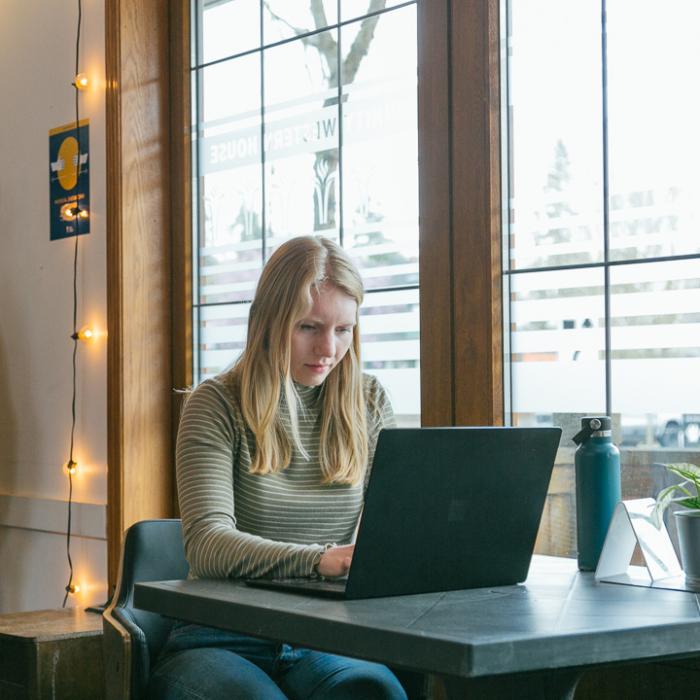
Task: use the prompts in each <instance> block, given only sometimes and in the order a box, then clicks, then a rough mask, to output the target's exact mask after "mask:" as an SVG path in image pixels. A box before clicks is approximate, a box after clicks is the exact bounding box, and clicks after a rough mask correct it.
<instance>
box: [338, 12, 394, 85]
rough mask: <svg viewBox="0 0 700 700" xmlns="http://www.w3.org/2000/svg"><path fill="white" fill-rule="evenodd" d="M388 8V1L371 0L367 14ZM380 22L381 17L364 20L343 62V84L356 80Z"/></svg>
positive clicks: (376, 16)
mask: <svg viewBox="0 0 700 700" xmlns="http://www.w3.org/2000/svg"><path fill="white" fill-rule="evenodd" d="M385 6H386V0H371V2H370V3H369V7H368V8H367V12H377V11H378V10H383V9H384V7H385ZM378 21H379V15H375V16H374V17H368V18H367V19H365V20H363V22H362V26H361V27H360V31H359V32H358V34H357V36H356V37H355V41H353V42H352V46H351V47H350V51H349V52H348V55H347V57H346V59H345V61H344V62H343V82H344V83H346V84H347V83H351V82H353V80H355V76H356V75H357V71H358V70H359V68H360V64H361V63H362V59H363V58H364V57H365V56H366V55H367V51H368V50H369V45H370V44H371V43H372V39H373V37H374V30H375V28H376V27H377V22H378Z"/></svg>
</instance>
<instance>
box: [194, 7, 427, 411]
mask: <svg viewBox="0 0 700 700" xmlns="http://www.w3.org/2000/svg"><path fill="white" fill-rule="evenodd" d="M344 3H345V4H344V5H343V3H340V6H341V7H344V10H343V12H344V15H343V18H344V21H346V22H347V20H348V19H350V18H351V19H357V21H355V22H347V23H346V24H343V25H339V24H338V20H339V18H338V16H337V11H338V7H339V3H338V2H337V0H320V1H319V2H314V3H308V2H305V3H297V2H294V3H291V2H287V1H286V0H284V1H283V0H262V1H261V0H228V1H227V0H193V6H192V11H193V16H194V17H195V22H194V23H193V38H194V43H195V50H194V51H193V56H195V57H198V62H199V64H200V65H197V64H195V67H194V76H195V80H194V81H193V82H194V86H195V89H194V92H193V120H194V122H195V124H196V126H195V128H194V129H193V133H194V134H195V135H196V138H195V139H194V140H193V143H194V146H195V151H194V155H195V157H194V158H193V161H194V168H195V172H194V182H193V193H194V197H195V199H196V202H195V204H194V207H193V209H194V237H195V245H194V250H195V256H194V257H195V260H194V263H195V264H194V270H193V286H194V304H195V308H194V324H193V325H194V336H195V339H194V350H195V352H194V363H195V367H194V370H195V372H194V375H195V381H196V382H198V381H201V379H203V378H204V377H208V376H211V375H213V374H216V373H217V372H220V371H221V370H223V369H225V368H226V367H228V366H230V365H231V363H232V362H233V361H235V359H236V357H238V355H239V353H240V351H241V349H242V348H243V344H244V340H245V321H246V318H247V313H248V308H249V303H250V301H251V300H252V298H253V295H254V291H255V285H256V283H257V280H258V277H259V275H260V271H261V269H262V267H263V265H264V262H265V260H267V259H268V258H269V256H270V254H271V253H272V251H274V249H275V248H276V247H277V246H279V245H280V244H281V243H282V242H284V241H285V240H288V239H289V238H292V237H294V236H299V235H308V234H313V235H322V236H324V237H327V238H331V239H332V240H335V241H336V242H338V243H339V244H341V245H343V246H344V247H345V248H347V249H348V250H349V252H350V254H351V256H352V257H353V259H354V260H355V261H356V262H357V264H358V266H359V268H360V272H361V274H362V276H363V279H364V282H365V286H366V288H367V289H368V290H372V289H374V290H381V289H385V288H387V287H401V289H400V290H397V291H396V292H395V293H394V295H393V296H392V295H391V294H390V295H389V296H386V297H385V296H383V293H368V294H367V297H366V301H365V306H364V307H363V310H362V315H363V324H362V325H363V331H364V334H365V335H364V337H365V341H364V342H363V353H364V361H365V369H366V370H367V371H370V372H373V373H376V374H378V375H379V376H380V379H381V380H382V381H383V382H384V383H385V385H386V386H387V388H388V389H389V392H390V394H391V396H392V399H393V403H394V408H395V412H396V413H397V415H398V417H399V422H400V423H402V424H418V423H419V422H420V393H419V387H420V383H419V340H418V187H417V180H418V178H417V171H418V163H417V160H418V158H417V123H416V114H417V105H416V49H417V46H416V12H415V3H408V4H406V3H402V6H401V7H397V8H396V9H394V10H390V11H389V10H387V8H389V7H394V6H396V5H397V4H398V3H397V2H396V1H395V0H389V1H388V2H375V1H374V0H373V2H371V3H370V2H369V0H366V1H365V0H362V2H351V1H350V0H347V2H346V0H344ZM369 10H371V11H372V12H376V11H379V14H376V15H374V16H373V17H366V16H365V15H366V13H367V11H369ZM348 13H349V14H348ZM261 19H262V27H261V26H260V20H261ZM234 23H235V24H236V26H235V27H233V26H232V25H233V24H234ZM261 35H262V36H261ZM227 37H228V38H229V39H230V40H227ZM261 39H262V43H261ZM202 62H214V63H213V64H212V65H208V66H206V67H203V66H201V63H202ZM231 302H236V303H231Z"/></svg>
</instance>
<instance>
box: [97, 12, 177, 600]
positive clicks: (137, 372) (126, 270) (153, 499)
mask: <svg viewBox="0 0 700 700" xmlns="http://www.w3.org/2000/svg"><path fill="white" fill-rule="evenodd" d="M105 25H106V26H105V31H106V36H105V44H106V48H105V51H106V73H107V97H106V100H107V105H106V107H107V323H108V330H109V336H108V343H107V374H108V377H107V416H108V437H107V440H108V446H107V449H108V481H107V484H108V485H107V489H108V494H107V498H108V504H107V520H108V523H107V540H108V578H109V583H110V588H112V587H113V586H114V584H115V581H116V576H117V569H118V562H119V556H120V552H121V543H122V536H123V533H124V530H125V528H127V527H128V526H129V525H130V524H131V523H133V522H135V521H137V520H141V519H143V518H157V517H168V516H171V515H172V503H173V478H172V475H173V463H172V422H171V421H172V415H171V412H172V362H171V355H170V348H171V319H170V299H171V242H170V222H171V216H170V172H171V169H170V112H169V95H170V84H169V75H170V70H169V40H168V27H169V7H168V3H167V2H166V1H165V0H149V1H148V2H143V0H107V2H106V7H105Z"/></svg>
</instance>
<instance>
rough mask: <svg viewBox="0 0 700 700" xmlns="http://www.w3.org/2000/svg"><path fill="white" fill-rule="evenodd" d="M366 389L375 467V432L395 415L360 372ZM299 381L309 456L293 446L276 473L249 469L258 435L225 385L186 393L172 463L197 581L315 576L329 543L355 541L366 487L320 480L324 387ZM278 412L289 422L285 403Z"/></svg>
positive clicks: (212, 382) (209, 384)
mask: <svg viewBox="0 0 700 700" xmlns="http://www.w3.org/2000/svg"><path fill="white" fill-rule="evenodd" d="M363 385H364V394H365V401H366V405H367V427H368V442H369V465H370V466H371V464H372V458H373V456H374V449H375V446H376V442H377V436H378V434H379V431H380V430H381V429H382V428H383V427H390V426H393V425H394V416H393V412H392V409H391V404H390V402H389V399H388V397H387V395H386V393H385V391H384V389H383V387H382V386H381V384H380V383H379V382H378V380H377V379H376V377H373V376H371V375H364V376H363ZM295 386H296V389H297V392H298V394H299V399H300V407H299V411H298V414H299V415H298V422H299V435H300V438H301V443H302V445H303V447H304V449H305V450H306V452H307V455H308V459H306V458H305V457H304V456H303V455H302V454H300V452H299V451H298V449H297V448H296V446H293V447H292V459H291V462H290V464H289V465H288V466H287V467H286V468H285V469H283V470H282V471H280V472H278V473H276V474H265V475H260V474H251V473H250V464H251V446H252V445H254V437H253V435H252V433H251V431H250V430H249V429H248V427H247V426H246V424H245V421H244V419H243V415H242V413H241V410H240V401H239V398H238V396H237V395H235V389H233V388H232V387H231V384H230V383H229V382H228V381H226V380H225V379H224V378H222V377H216V378H214V379H208V380H206V381H204V382H202V384H200V385H199V386H198V387H197V388H196V389H195V390H194V391H193V392H192V394H191V395H190V397H189V398H188V400H187V403H186V405H185V408H184V411H183V414H182V418H181V421H180V428H179V431H178V438H177V451H176V467H177V489H178V496H179V500H180V511H181V515H182V525H183V533H184V541H185V553H186V555H187V559H188V561H189V564H190V576H191V577H194V578H227V577H260V576H310V575H312V573H313V571H314V566H315V565H316V564H317V563H318V561H319V559H320V557H321V554H322V553H323V551H324V545H325V544H326V543H338V544H343V543H348V542H350V541H351V538H352V534H353V532H354V529H355V525H356V523H357V519H358V516H359V514H360V511H361V508H362V497H363V484H359V485H357V486H350V485H347V484H323V483H321V482H322V473H321V466H320V463H319V457H318V454H319V439H320V402H319V401H318V397H319V393H320V387H305V386H301V385H299V384H296V385H295ZM280 412H281V417H282V420H283V423H284V424H285V425H286V426H289V412H288V410H287V408H286V404H285V402H284V400H283V399H282V400H281V403H280ZM368 471H369V467H368ZM365 483H366V479H365Z"/></svg>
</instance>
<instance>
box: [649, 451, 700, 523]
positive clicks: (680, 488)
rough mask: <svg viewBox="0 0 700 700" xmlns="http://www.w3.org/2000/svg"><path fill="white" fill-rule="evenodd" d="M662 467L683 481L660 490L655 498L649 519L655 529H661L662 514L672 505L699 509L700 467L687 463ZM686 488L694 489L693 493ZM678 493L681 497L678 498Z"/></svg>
mask: <svg viewBox="0 0 700 700" xmlns="http://www.w3.org/2000/svg"><path fill="white" fill-rule="evenodd" d="M664 467H665V468H666V469H667V470H668V471H669V472H671V473H672V474H676V475H677V476H680V477H681V478H682V479H683V481H681V482H680V483H679V484H671V485H670V486H667V487H666V488H664V489H661V491H659V493H658V495H657V496H656V505H655V506H654V510H653V512H652V514H651V517H652V519H653V521H654V523H655V524H656V527H657V528H660V527H661V518H662V515H663V512H664V511H665V510H666V508H668V507H669V506H670V505H671V504H672V503H678V505H681V506H683V507H684V508H693V509H695V508H698V509H700V467H697V466H696V465H695V464H687V463H674V464H664ZM688 486H692V487H694V489H695V493H693V492H692V491H691V490H690V489H689V488H687V487H688ZM679 493H680V494H683V495H682V496H680V495H678V494H679Z"/></svg>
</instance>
